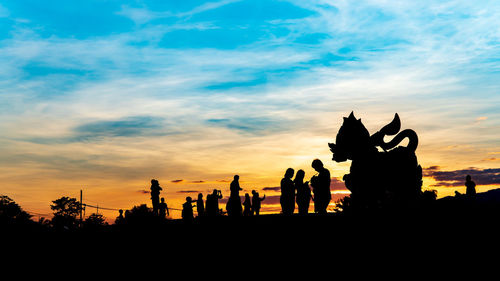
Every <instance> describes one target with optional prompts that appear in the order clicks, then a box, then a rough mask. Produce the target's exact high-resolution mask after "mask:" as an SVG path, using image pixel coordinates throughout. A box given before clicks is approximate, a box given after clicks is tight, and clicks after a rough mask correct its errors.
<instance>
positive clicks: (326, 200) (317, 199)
mask: <svg viewBox="0 0 500 281" xmlns="http://www.w3.org/2000/svg"><path fill="white" fill-rule="evenodd" d="M311 166H312V167H313V169H314V170H316V172H318V174H317V175H314V176H313V177H312V178H311V186H312V188H313V193H314V211H315V212H316V213H319V214H326V208H327V207H328V204H330V201H331V200H332V193H331V191H330V182H331V180H332V179H331V178H330V171H328V169H326V168H325V167H323V162H321V160H319V159H314V161H313V162H312V165H311Z"/></svg>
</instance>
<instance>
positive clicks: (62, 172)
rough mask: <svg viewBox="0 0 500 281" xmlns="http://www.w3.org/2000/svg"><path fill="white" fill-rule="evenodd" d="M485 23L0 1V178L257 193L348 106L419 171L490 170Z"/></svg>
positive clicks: (489, 16)
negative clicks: (398, 125)
mask: <svg viewBox="0 0 500 281" xmlns="http://www.w3.org/2000/svg"><path fill="white" fill-rule="evenodd" d="M499 26H500V4H499V3H498V2H496V1H481V2H473V1H397V2H394V1H382V0H378V1H376V0H372V1H257V0H251V1H236V0H225V1H224V0H222V1H209V2H203V1H104V0H99V1H98V0H96V1H90V0H89V1H67V0H66V1H34V0H33V1H23V0H15V1H14V0H7V1H2V2H1V3H0V63H1V65H2V68H1V69H0V131H1V132H2V134H1V135H0V144H1V148H0V154H2V155H4V157H3V159H2V160H0V165H2V167H3V170H4V171H6V172H5V173H4V175H3V176H2V177H1V178H0V180H1V181H2V183H3V184H4V185H5V186H8V187H6V190H7V191H10V192H13V194H15V195H19V196H21V199H22V198H23V197H22V196H24V194H28V193H29V192H32V191H31V190H26V191H22V190H23V189H22V188H21V187H19V184H17V183H16V182H18V181H20V180H21V179H24V178H26V177H28V178H34V179H38V181H39V182H37V184H41V183H42V182H50V184H52V186H53V187H50V188H52V189H51V190H52V191H53V193H51V194H55V192H59V191H61V190H63V188H62V186H63V185H64V186H68V185H70V186H73V183H71V182H69V181H68V180H67V177H69V176H68V175H73V176H72V179H75V182H74V186H75V188H76V186H78V185H81V184H83V182H85V183H86V185H89V186H95V190H96V194H97V191H100V192H102V190H103V189H102V186H103V185H105V186H108V187H109V186H113V185H116V182H119V181H125V180H126V181H129V182H133V183H134V184H139V183H140V182H142V181H144V182H146V183H147V180H148V178H149V177H163V178H166V179H178V178H183V179H186V180H187V181H188V180H192V181H196V180H207V181H209V180H210V179H212V180H214V181H216V180H218V179H219V178H220V177H223V178H225V177H229V178H230V177H231V175H232V173H233V171H231V169H237V170H241V171H248V172H247V176H248V178H250V179H251V180H249V182H252V183H253V184H255V185H257V186H261V185H262V186H264V185H266V186H269V185H270V184H271V182H272V179H274V178H276V177H278V178H279V177H281V173H282V171H281V170H283V171H284V170H285V169H286V168H287V167H288V165H296V166H297V167H304V169H307V168H309V162H310V160H311V159H314V158H316V157H319V158H321V159H322V160H323V161H324V162H327V161H329V160H330V155H329V151H328V148H327V146H326V143H327V142H328V141H331V140H332V139H334V137H335V134H336V132H337V130H338V127H339V125H340V124H341V121H342V117H343V116H347V115H348V114H349V113H350V112H351V111H352V110H354V111H355V113H356V115H357V117H362V118H363V122H364V123H365V125H366V126H367V128H368V129H369V130H370V131H371V132H375V131H376V130H378V129H379V128H380V127H381V126H383V125H384V124H385V123H387V122H389V121H390V120H391V117H392V116H393V114H394V112H398V113H399V114H400V116H401V118H402V125H403V127H411V128H414V129H415V130H417V132H418V133H419V136H420V138H421V141H420V144H421V145H420V147H419V151H417V152H419V153H420V154H421V156H420V159H421V162H422V164H423V165H424V166H431V165H439V166H441V167H446V168H448V169H465V168H468V167H477V168H494V167H496V166H498V162H497V160H491V161H486V160H485V159H498V158H500V153H498V152H499V151H500V144H499V141H498V139H499V137H500V121H499V115H500V110H499V109H500V94H499V88H500V83H499V82H498V81H500V72H499V71H500V29H499ZM256 152H259V153H256ZM495 153H497V154H495ZM234 155H239V156H238V157H235V156H234ZM259 155H261V156H259ZM235 158H237V159H235ZM165 159H168V161H165ZM190 159H196V160H195V161H190ZM260 161H264V162H271V163H267V164H266V165H263V164H262V163H261V162H260ZM165 162H167V163H165ZM329 165H330V169H332V170H333V174H334V175H336V176H338V177H340V178H341V176H342V173H343V172H344V171H345V170H346V169H347V168H348V167H347V166H335V165H336V164H334V163H332V162H329ZM207 166H210V167H209V168H207ZM264 166H265V167H266V169H264ZM103 167H106V168H103ZM235 167H236V168H235ZM82 171H84V172H82ZM241 173H243V174H244V172H241ZM264 173H268V175H266V176H264V175H263V174H264ZM40 174H46V175H47V178H48V177H50V178H51V180H48V179H47V178H43V177H41V176H40ZM89 175H96V176H95V177H94V178H95V179H89ZM106 180H107V181H106ZM54 186H55V187H54ZM98 187H99V188H98ZM20 188H21V189H20ZM113 188H114V187H109V189H106V190H114V189H113ZM128 188H130V192H132V191H134V190H135V189H134V188H135V187H134V188H133V187H128ZM23 192H25V193H23ZM26 196H27V197H26V198H28V197H29V196H28V195H26ZM96 196H97V195H96ZM134 196H135V195H134ZM117 197H119V198H120V196H118V195H117ZM131 197H133V196H132V195H130V196H128V197H126V198H128V200H129V199H130V198H131ZM26 200H28V199H26ZM117 200H118V199H117ZM123 200H125V199H123ZM123 200H122V201H117V202H116V203H117V204H118V203H123V202H125V201H123ZM112 203H113V202H111V203H110V204H112Z"/></svg>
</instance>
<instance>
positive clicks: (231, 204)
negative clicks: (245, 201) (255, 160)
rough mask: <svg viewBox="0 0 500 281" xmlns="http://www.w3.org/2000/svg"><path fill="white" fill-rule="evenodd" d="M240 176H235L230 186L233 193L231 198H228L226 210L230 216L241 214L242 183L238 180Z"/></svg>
mask: <svg viewBox="0 0 500 281" xmlns="http://www.w3.org/2000/svg"><path fill="white" fill-rule="evenodd" d="M239 179H240V177H239V176H238V175H235V176H234V179H233V181H232V182H231V185H230V187H229V189H230V191H231V193H230V195H229V199H228V200H227V205H226V210H227V215H228V216H241V214H242V208H241V199H240V190H243V189H242V188H240V183H239V182H238V181H239Z"/></svg>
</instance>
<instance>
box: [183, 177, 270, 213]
mask: <svg viewBox="0 0 500 281" xmlns="http://www.w3.org/2000/svg"><path fill="white" fill-rule="evenodd" d="M240 190H243V189H242V188H241V187H240V184H239V176H238V175H235V176H234V179H233V181H232V182H231V185H230V196H229V199H228V200H227V203H226V211H227V214H228V216H231V217H237V216H253V215H257V216H258V215H259V213H260V208H261V202H262V201H264V200H265V199H266V196H265V195H264V197H262V198H261V197H260V195H259V193H258V192H257V191H255V190H252V198H250V194H248V193H246V194H245V201H244V202H243V203H241V199H240V195H239V192H240ZM219 199H222V192H221V191H220V190H217V189H214V191H213V193H212V194H208V195H207V198H206V202H203V194H202V193H199V194H198V199H197V200H196V201H193V200H192V198H191V197H190V196H188V197H186V202H185V203H184V204H183V205H182V219H183V220H185V221H191V220H193V219H194V214H193V208H194V207H196V211H197V213H198V217H205V216H206V217H214V216H218V215H221V214H222V213H223V211H222V209H220V208H219ZM193 203H196V205H194V206H193V205H192V204H193Z"/></svg>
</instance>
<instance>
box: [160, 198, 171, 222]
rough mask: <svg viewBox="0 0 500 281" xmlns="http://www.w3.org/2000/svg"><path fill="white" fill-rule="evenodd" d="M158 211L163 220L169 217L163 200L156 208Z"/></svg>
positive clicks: (163, 199)
mask: <svg viewBox="0 0 500 281" xmlns="http://www.w3.org/2000/svg"><path fill="white" fill-rule="evenodd" d="M158 209H159V211H160V217H162V218H165V217H166V216H167V215H168V216H170V212H169V211H168V206H167V203H165V198H163V197H162V198H161V202H160V205H159V206H158Z"/></svg>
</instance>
